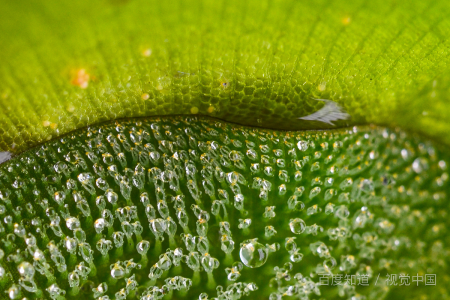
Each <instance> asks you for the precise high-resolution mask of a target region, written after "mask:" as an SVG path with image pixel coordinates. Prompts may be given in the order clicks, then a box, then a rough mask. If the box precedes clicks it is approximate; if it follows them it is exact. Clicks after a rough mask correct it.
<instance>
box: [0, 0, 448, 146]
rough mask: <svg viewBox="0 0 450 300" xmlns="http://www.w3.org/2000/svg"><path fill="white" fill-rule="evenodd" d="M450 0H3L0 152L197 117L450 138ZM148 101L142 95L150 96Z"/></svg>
mask: <svg viewBox="0 0 450 300" xmlns="http://www.w3.org/2000/svg"><path fill="white" fill-rule="evenodd" d="M449 9H450V5H449V3H448V1H351V2H348V1H314V2H312V1H275V2H274V1H175V2H174V1H170V2H167V3H164V2H161V1H125V0H124V1H119V0H117V1H116V0H110V1H109V0H108V1H107V0H103V1H95V2H93V1H56V0H54V1H53V0H51V1H45V2H42V1H26V2H25V1H3V2H2V3H1V4H0V10H1V11H2V14H3V16H4V17H2V18H1V20H0V29H1V30H0V48H1V49H2V56H1V59H0V62H1V63H0V78H1V80H0V92H1V94H0V96H1V97H0V107H1V110H0V114H1V115H0V149H2V150H4V151H6V150H8V151H14V152H20V151H23V150H25V149H28V148H29V147H31V146H33V145H36V144H38V143H41V142H43V141H46V140H49V139H51V138H54V137H56V136H59V135H61V134H64V133H67V132H70V131H72V130H74V129H76V128H81V127H84V126H87V125H90V124H95V123H99V122H103V121H106V120H112V119H118V118H124V117H138V116H139V117H140V116H152V115H166V114H190V113H199V114H204V115H210V116H214V117H218V118H221V119H224V120H227V121H231V122H236V123H241V124H246V125H254V126H260V127H269V128H280V129H317V128H328V127H330V125H328V124H326V123H322V122H312V121H305V120H299V119H298V118H300V117H304V116H307V115H309V114H311V113H313V112H315V111H317V110H319V108H320V107H322V106H323V103H322V102H318V101H316V100H313V99H312V98H320V99H329V100H333V101H335V102H337V103H339V104H340V105H341V106H342V107H343V108H344V109H345V110H346V111H347V112H348V113H349V114H350V116H351V119H350V120H349V121H340V122H337V125H339V126H344V125H352V124H362V123H375V124H382V125H387V126H391V127H393V126H400V127H402V128H404V129H405V130H409V131H413V132H418V133H420V134H422V135H427V136H430V137H432V138H434V139H435V140H437V141H439V142H443V143H446V144H447V145H448V144H449V143H450V138H449V135H448V134H446V133H447V132H448V130H449V125H448V124H449V123H448V120H449V119H450V104H449V103H450V102H449V101H448V95H449V84H448V83H449V82H450V81H449V79H450V70H449V65H450V64H449V60H450V58H449V56H448V49H449V43H450V42H449V39H448V37H449V31H450V28H449V25H450V21H449V18H448V14H449V12H450V11H449ZM147 97H148V98H147Z"/></svg>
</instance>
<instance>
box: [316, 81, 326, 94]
mask: <svg viewBox="0 0 450 300" xmlns="http://www.w3.org/2000/svg"><path fill="white" fill-rule="evenodd" d="M326 88H327V83H326V82H322V83H320V84H319V86H318V87H317V89H318V90H319V91H321V92H323V91H325V89H326Z"/></svg>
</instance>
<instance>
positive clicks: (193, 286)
mask: <svg viewBox="0 0 450 300" xmlns="http://www.w3.org/2000/svg"><path fill="white" fill-rule="evenodd" d="M438 157H439V159H438ZM441 157H442V154H439V155H438V154H437V150H436V149H434V148H433V147H432V146H431V145H429V144H426V143H423V142H420V141H416V140H415V139H412V138H408V137H407V136H406V135H405V134H404V133H402V132H397V131H389V130H386V129H380V128H356V127H355V128H353V129H347V130H335V131H328V132H327V131H323V132H277V131H271V130H262V129H254V128H246V127H240V126H233V125H230V124H226V123H223V122H219V121H215V120H209V119H202V118H186V117H170V118H169V117H167V118H153V119H146V120H129V121H121V122H116V123H111V124H105V125H101V126H97V127H91V128H88V129H87V130H83V131H79V132H75V133H73V134H71V135H68V136H66V137H63V138H61V139H60V140H57V141H51V142H48V143H46V144H45V145H43V146H40V147H39V148H38V149H34V150H32V151H30V152H28V153H26V154H24V155H22V156H20V157H18V158H15V159H13V160H11V161H8V162H7V163H4V164H2V165H1V166H0V217H1V222H0V290H5V292H6V293H5V294H4V295H5V296H7V297H9V298H10V299H21V298H24V297H27V298H45V297H49V298H51V299H62V298H76V297H80V296H82V297H94V298H95V299H101V300H106V299H113V298H114V299H144V300H150V299H163V298H164V299H170V298H171V297H172V296H174V297H175V296H176V297H186V298H187V299H193V298H197V297H198V299H208V294H212V291H214V290H215V291H216V293H217V295H216V296H215V297H214V298H212V299H221V300H222V299H224V300H228V299H230V300H231V299H239V298H241V297H243V296H246V295H249V293H250V292H251V293H252V295H253V296H252V297H266V298H267V297H269V295H270V299H272V300H273V299H281V298H282V297H285V296H297V297H300V298H302V299H308V298H309V297H310V296H313V295H316V296H317V295H322V296H324V297H326V296H330V297H333V295H335V294H336V293H338V294H339V295H341V296H343V297H347V298H352V297H353V298H354V297H359V296H358V295H359V293H360V292H364V293H366V294H367V295H368V296H373V295H382V294H386V293H387V292H389V289H390V287H387V286H383V285H379V286H372V287H371V288H370V289H365V290H364V291H358V287H355V286H350V285H341V286H335V287H323V286H320V285H319V284H318V282H319V279H318V275H319V274H329V275H332V274H336V273H339V272H341V273H342V272H344V273H351V274H363V273H364V274H369V275H370V276H372V275H373V273H374V272H378V271H388V272H396V271H403V272H409V271H411V272H413V271H414V272H420V271H423V270H426V272H427V273H430V272H435V273H439V272H441V273H442V272H445V270H446V267H445V264H442V260H445V259H446V258H448V249H447V248H446V247H445V243H444V238H445V236H446V235H445V234H446V232H447V227H448V226H447V225H448V221H447V220H448V218H447V209H448V204H447V202H446V199H447V192H448V191H447V190H448V188H447V186H448V173H447V164H448V159H447V158H446V157H445V158H441ZM412 233H414V234H412ZM446 253H447V254H446ZM306 257H307V258H308V259H307V260H306V259H305V258H306ZM418 257H420V259H417V258H418ZM260 270H264V271H263V272H261V271H260ZM304 274H305V275H304ZM442 274H444V273H442ZM242 280H244V281H245V282H244V281H242ZM249 282H250V283H249ZM224 286H225V288H224ZM2 296H3V295H2ZM353 298H352V299H353ZM355 299H357V298H355Z"/></svg>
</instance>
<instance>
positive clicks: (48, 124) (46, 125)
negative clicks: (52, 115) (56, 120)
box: [42, 121, 51, 127]
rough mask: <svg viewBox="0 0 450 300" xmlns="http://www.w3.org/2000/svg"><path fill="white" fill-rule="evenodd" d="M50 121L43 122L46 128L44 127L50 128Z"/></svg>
mask: <svg viewBox="0 0 450 300" xmlns="http://www.w3.org/2000/svg"><path fill="white" fill-rule="evenodd" d="M50 124H51V123H50V121H42V126H44V127H48V126H50Z"/></svg>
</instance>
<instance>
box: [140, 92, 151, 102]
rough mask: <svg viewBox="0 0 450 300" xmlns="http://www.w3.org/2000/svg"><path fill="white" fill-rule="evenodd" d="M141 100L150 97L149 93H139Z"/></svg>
mask: <svg viewBox="0 0 450 300" xmlns="http://www.w3.org/2000/svg"><path fill="white" fill-rule="evenodd" d="M141 98H142V100H148V98H150V95H149V94H147V93H145V94H142V95H141Z"/></svg>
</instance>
